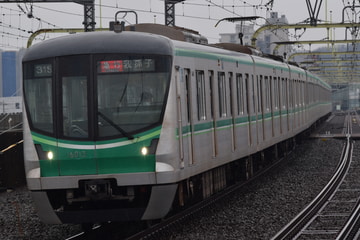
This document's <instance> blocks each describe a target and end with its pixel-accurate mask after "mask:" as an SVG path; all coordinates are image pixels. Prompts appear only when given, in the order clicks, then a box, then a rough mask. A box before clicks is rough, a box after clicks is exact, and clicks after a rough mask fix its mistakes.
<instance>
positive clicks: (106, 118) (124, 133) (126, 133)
mask: <svg viewBox="0 0 360 240" xmlns="http://www.w3.org/2000/svg"><path fill="white" fill-rule="evenodd" d="M98 114H99V116H100V117H102V118H103V119H104V120H105V121H107V122H108V123H109V124H110V125H111V126H113V127H114V128H115V129H116V130H118V131H119V132H120V133H121V134H122V135H124V136H125V137H127V138H128V139H129V140H132V139H134V136H133V135H131V134H130V133H128V132H126V131H125V130H124V129H122V128H121V127H119V126H118V125H117V124H116V123H114V122H113V121H112V120H111V119H110V118H108V117H107V116H106V115H105V114H103V113H102V112H100V111H98Z"/></svg>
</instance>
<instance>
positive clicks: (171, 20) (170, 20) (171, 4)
mask: <svg viewBox="0 0 360 240" xmlns="http://www.w3.org/2000/svg"><path fill="white" fill-rule="evenodd" d="M183 1H185V0H165V25H166V26H175V4H177V3H179V2H183Z"/></svg>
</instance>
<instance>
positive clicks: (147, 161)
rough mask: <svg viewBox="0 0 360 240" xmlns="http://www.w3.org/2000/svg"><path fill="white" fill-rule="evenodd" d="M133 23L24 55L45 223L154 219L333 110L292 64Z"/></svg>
mask: <svg viewBox="0 0 360 240" xmlns="http://www.w3.org/2000/svg"><path fill="white" fill-rule="evenodd" d="M133 29H135V31H122V32H119V33H115V32H110V31H109V32H93V33H83V34H74V35H69V36H65V37H59V38H56V39H51V40H47V41H44V42H42V43H39V44H36V45H34V46H32V47H30V48H29V49H28V50H27V52H26V54H25V56H24V58H23V72H24V73H23V91H24V92H23V95H24V103H25V104H24V107H25V109H24V158H25V169H26V177H27V185H28V188H29V190H30V191H31V194H32V196H33V199H34V202H35V204H36V206H37V209H38V214H39V216H40V217H41V219H42V220H43V221H44V222H46V223H53V224H60V223H95V222H106V221H130V220H152V219H160V218H163V217H164V216H166V215H167V214H168V212H169V211H170V210H181V209H182V207H184V206H187V204H190V203H193V202H196V201H201V200H202V199H205V198H207V197H209V196H211V195H212V194H214V193H215V192H217V191H220V190H221V189H223V188H225V187H226V186H228V185H230V184H231V183H232V182H235V181H238V180H241V179H246V178H250V177H251V176H252V175H253V173H254V172H256V171H257V170H258V169H260V168H261V167H262V166H264V165H266V164H270V162H271V161H272V160H273V159H274V158H278V157H280V156H281V154H282V152H284V151H285V150H286V148H287V147H288V145H291V143H292V142H293V139H294V138H295V136H297V135H298V134H300V133H302V132H304V131H306V130H307V129H309V128H310V127H311V126H312V125H314V124H315V123H316V122H317V121H319V120H320V119H321V118H323V117H324V116H326V115H327V114H328V113H329V112H330V111H331V102H330V101H331V99H330V96H331V91H330V87H329V85H328V84H326V83H325V82H323V81H322V80H321V79H320V78H319V77H317V76H316V75H314V74H313V73H311V72H308V71H306V70H304V69H302V68H299V67H297V66H295V65H291V64H289V63H286V62H283V61H278V60H274V59H271V58H268V57H264V56H262V55H261V54H260V53H258V52H257V51H254V50H253V49H251V48H247V47H243V46H237V45H231V44H218V45H207V44H206V43H205V44H204V42H206V41H205V40H204V38H202V37H197V36H196V35H195V34H194V33H193V32H187V33H186V34H184V31H185V30H184V29H174V28H170V27H165V26H158V25H152V24H143V25H137V26H134V27H133ZM144 31H150V32H153V33H147V32H144ZM164 34H165V35H167V36H161V35H164ZM189 41H190V42H189Z"/></svg>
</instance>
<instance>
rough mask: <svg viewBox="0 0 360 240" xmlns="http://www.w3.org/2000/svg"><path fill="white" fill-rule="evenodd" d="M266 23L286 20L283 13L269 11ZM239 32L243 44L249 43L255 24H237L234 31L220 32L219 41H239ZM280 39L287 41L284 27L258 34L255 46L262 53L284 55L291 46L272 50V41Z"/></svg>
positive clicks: (287, 34) (278, 23) (284, 21)
mask: <svg viewBox="0 0 360 240" xmlns="http://www.w3.org/2000/svg"><path fill="white" fill-rule="evenodd" d="M266 24H272V25H280V24H288V20H287V19H286V17H285V15H281V17H278V13H277V12H271V13H270V17H269V18H267V19H266ZM239 33H242V34H243V35H244V36H243V44H244V45H251V39H252V36H253V35H254V33H255V24H248V25H245V24H244V23H243V24H237V25H236V28H235V33H224V34H220V42H223V43H224V42H228V43H240V40H239ZM280 41H289V32H288V30H286V29H277V30H271V31H270V30H266V31H263V32H262V33H260V34H259V36H258V37H257V40H256V47H257V48H258V49H260V50H261V51H262V52H263V53H267V54H275V55H281V56H284V53H286V54H287V53H289V52H290V51H291V49H292V48H291V46H287V45H284V46H281V47H280V48H279V49H278V51H276V52H274V49H275V47H276V44H274V42H280Z"/></svg>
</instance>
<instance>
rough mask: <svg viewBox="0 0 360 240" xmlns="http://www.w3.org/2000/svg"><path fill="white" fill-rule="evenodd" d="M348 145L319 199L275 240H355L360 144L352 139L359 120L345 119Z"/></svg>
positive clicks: (359, 207) (358, 217)
mask: <svg viewBox="0 0 360 240" xmlns="http://www.w3.org/2000/svg"><path fill="white" fill-rule="evenodd" d="M345 119H346V120H345V126H346V128H345V130H346V131H344V132H343V134H344V135H346V143H345V145H344V149H343V152H342V156H341V161H340V163H339V165H338V168H337V169H336V171H335V174H334V176H333V177H332V179H331V180H330V181H329V183H328V184H327V185H326V186H325V188H324V189H323V190H322V191H321V192H320V193H319V195H318V196H317V197H316V198H315V199H314V200H313V201H312V202H311V203H310V204H309V205H308V206H307V207H306V208H305V209H304V210H303V211H302V212H300V213H299V214H298V215H297V216H296V217H295V218H294V219H293V220H292V221H291V222H289V223H288V224H287V225H286V226H285V227H284V228H283V229H281V230H280V231H279V232H278V233H277V234H276V235H275V236H274V237H273V238H272V239H273V240H279V239H355V238H356V237H359V233H358V229H359V226H360V199H359V194H360V180H359V178H358V170H359V168H360V146H359V142H354V141H353V140H352V139H351V134H352V133H353V131H354V132H358V129H357V128H358V127H359V125H358V120H359V116H358V115H357V114H356V113H349V114H348V115H347V116H346V118H345ZM354 125H355V126H354Z"/></svg>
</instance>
